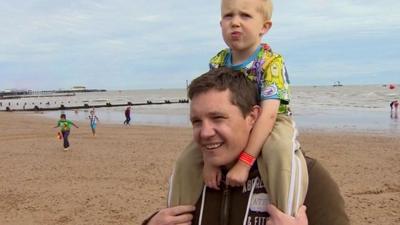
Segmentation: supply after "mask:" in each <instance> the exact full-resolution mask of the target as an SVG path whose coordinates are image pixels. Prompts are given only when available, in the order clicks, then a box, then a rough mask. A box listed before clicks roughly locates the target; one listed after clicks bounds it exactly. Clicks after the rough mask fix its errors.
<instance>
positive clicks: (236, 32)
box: [231, 31, 242, 40]
mask: <svg viewBox="0 0 400 225" xmlns="http://www.w3.org/2000/svg"><path fill="white" fill-rule="evenodd" d="M241 35H242V33H240V32H238V31H235V32H232V33H231V37H232V39H234V40H235V39H239V38H240V36H241Z"/></svg>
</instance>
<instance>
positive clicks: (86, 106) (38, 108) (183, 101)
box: [0, 99, 189, 112]
mask: <svg viewBox="0 0 400 225" xmlns="http://www.w3.org/2000/svg"><path fill="white" fill-rule="evenodd" d="M187 103H189V100H188V99H179V100H175V101H173V100H164V101H150V100H148V101H146V102H127V103H119V104H113V103H111V102H107V103H106V104H88V103H84V104H83V105H75V106H65V105H64V104H61V105H59V106H49V107H42V106H41V105H37V104H36V105H34V106H33V107H27V106H26V105H24V107H23V108H22V109H21V108H12V107H11V106H6V107H5V109H3V110H0V111H8V112H9V111H56V110H74V109H90V108H105V107H123V106H142V105H164V104H187Z"/></svg>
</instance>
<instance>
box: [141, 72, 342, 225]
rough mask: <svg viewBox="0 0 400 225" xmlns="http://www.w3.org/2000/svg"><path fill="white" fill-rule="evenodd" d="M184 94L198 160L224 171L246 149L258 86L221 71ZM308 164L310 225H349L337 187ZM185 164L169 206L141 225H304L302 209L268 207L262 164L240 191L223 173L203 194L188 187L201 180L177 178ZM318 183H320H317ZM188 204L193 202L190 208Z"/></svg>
mask: <svg viewBox="0 0 400 225" xmlns="http://www.w3.org/2000/svg"><path fill="white" fill-rule="evenodd" d="M188 96H189V99H191V104H190V120H191V122H192V125H193V138H194V141H195V142H196V144H197V145H198V148H199V149H200V151H201V154H202V156H203V160H204V161H206V162H207V163H210V164H212V165H213V166H218V167H221V168H222V171H227V169H229V168H230V167H231V166H233V165H234V163H235V162H236V161H237V158H238V156H239V155H240V153H241V152H242V151H243V148H244V147H245V146H246V145H247V142H248V139H249V135H250V132H251V130H252V128H253V125H254V123H255V121H256V120H257V118H258V115H259V113H260V107H259V106H258V105H257V96H258V94H257V88H256V87H255V85H254V84H253V83H252V82H251V81H249V80H248V79H247V78H246V77H245V76H244V75H243V74H242V73H241V72H235V71H232V70H230V69H226V68H221V69H215V70H212V71H209V72H207V73H205V74H203V75H202V76H200V77H199V78H197V79H195V80H193V82H192V83H191V84H190V86H189V89H188ZM259 161H260V160H259ZM308 162H309V165H308V166H309V168H308V169H309V174H310V187H309V189H308V190H309V191H308V193H307V197H306V200H305V204H306V205H307V207H308V218H309V224H310V225H333V224H335V225H336V224H337V225H339V224H340V225H346V224H348V218H347V216H346V214H345V212H344V207H343V199H342V197H341V196H340V194H339V191H338V188H337V185H336V184H335V183H334V182H333V180H332V179H331V178H330V176H329V174H327V173H326V171H325V170H323V168H322V167H321V166H320V165H319V164H318V163H317V162H316V161H314V160H311V159H309V160H308ZM190 166H191V165H187V166H186V168H175V171H174V173H173V177H172V179H171V186H170V194H169V204H168V208H166V209H163V210H160V211H159V212H158V213H156V214H155V215H153V217H151V218H150V219H148V220H147V221H145V222H144V223H143V224H147V225H165V224H194V225H202V224H203V225H225V224H226V225H241V224H245V225H256V224H267V225H278V224H279V225H295V224H297V225H305V224H307V218H306V216H305V207H302V208H300V210H299V212H298V215H297V216H296V217H295V218H293V217H290V216H287V215H285V214H283V213H281V212H280V211H279V210H277V209H276V208H275V207H273V206H272V205H269V204H268V202H269V200H268V193H266V190H265V188H264V185H263V183H262V181H261V179H260V178H261V176H262V175H260V172H261V170H262V169H263V168H264V167H262V163H257V164H254V166H253V167H252V169H251V171H250V175H249V179H248V180H247V182H246V185H244V186H243V187H230V186H228V185H225V184H224V180H225V174H224V173H223V174H222V179H221V180H222V182H221V185H220V190H214V189H209V188H207V187H206V186H204V188H203V189H202V190H197V189H196V188H192V187H196V186H197V185H193V183H196V182H202V178H201V174H200V175H199V174H193V180H190V181H187V180H183V179H180V176H179V174H180V171H182V170H185V169H188V170H190ZM258 168H260V172H259V170H258ZM319 180H321V181H322V183H321V184H318V181H319ZM309 196H310V197H309ZM191 202H195V206H194V205H191Z"/></svg>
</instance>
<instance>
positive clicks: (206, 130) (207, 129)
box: [200, 122, 215, 138]
mask: <svg viewBox="0 0 400 225" xmlns="http://www.w3.org/2000/svg"><path fill="white" fill-rule="evenodd" d="M214 135H215V130H214V126H213V125H212V123H210V122H203V124H202V126H201V129H200V137H201V138H209V137H212V136H214Z"/></svg>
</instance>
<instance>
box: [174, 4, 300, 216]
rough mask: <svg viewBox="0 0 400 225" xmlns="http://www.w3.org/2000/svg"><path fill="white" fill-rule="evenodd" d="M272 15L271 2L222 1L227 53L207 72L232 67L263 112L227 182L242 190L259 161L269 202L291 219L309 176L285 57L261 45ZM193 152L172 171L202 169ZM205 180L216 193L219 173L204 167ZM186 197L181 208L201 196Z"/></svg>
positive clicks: (191, 147)
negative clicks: (254, 89) (252, 86)
mask: <svg viewBox="0 0 400 225" xmlns="http://www.w3.org/2000/svg"><path fill="white" fill-rule="evenodd" d="M271 14H272V2H271V0H222V3H221V17H222V18H221V22H220V25H221V29H222V36H223V39H224V41H225V43H226V44H227V45H228V47H229V49H224V50H222V51H220V52H219V53H218V54H217V55H216V56H214V57H213V58H212V59H211V60H210V68H211V69H214V68H218V67H230V68H232V69H234V70H241V71H243V72H244V73H245V74H246V75H247V77H248V78H249V79H250V80H252V81H254V82H256V83H257V85H258V88H259V94H260V100H261V107H262V113H261V116H260V117H259V118H258V120H257V122H256V124H255V126H254V128H253V130H252V133H251V136H250V139H249V142H248V144H247V147H246V148H245V149H243V152H242V154H241V155H240V157H239V160H238V161H237V163H236V164H235V166H234V167H233V168H232V169H231V170H230V171H229V172H228V174H227V177H226V183H227V184H228V185H230V186H239V185H244V186H246V184H244V182H245V181H246V180H247V177H248V173H249V171H250V168H251V167H252V166H253V164H254V162H255V160H256V158H257V157H258V159H257V160H262V161H263V164H265V165H266V168H267V171H260V173H266V176H264V177H268V179H267V180H263V183H264V185H265V186H266V189H267V192H268V195H269V200H270V201H271V203H273V204H274V205H276V206H277V207H278V208H279V209H281V210H282V211H283V212H285V213H286V214H289V215H295V214H296V212H297V209H298V208H299V207H300V206H301V205H302V203H303V201H304V198H305V195H306V193H307V186H308V174H307V167H306V163H305V159H304V156H303V155H302V153H301V151H300V150H299V147H300V146H299V144H298V142H297V140H296V137H297V130H296V128H295V123H294V122H293V121H292V119H291V117H290V116H289V114H290V111H289V106H288V104H289V79H288V74H287V71H286V68H285V65H284V61H283V58H282V56H280V55H279V54H276V53H274V52H273V51H272V50H271V48H270V47H269V46H268V45H267V44H262V43H261V39H262V37H263V35H265V34H266V33H267V32H268V30H269V29H270V28H271V25H272V23H271ZM261 149H262V152H261V154H260V151H261ZM196 151H197V152H198V150H197V148H196V146H195V145H194V144H193V143H192V144H191V145H189V146H188V148H187V149H186V150H185V151H184V152H183V153H182V155H181V156H180V158H179V159H178V161H177V164H176V165H175V166H176V167H177V168H178V167H180V166H184V165H188V164H192V165H193V170H196V169H198V168H200V169H201V168H202V167H201V163H202V161H201V160H199V159H198V157H201V155H200V154H199V153H196ZM196 156H197V158H196ZM194 157H195V159H194ZM199 164H200V166H199ZM189 172H190V175H189ZM200 174H201V173H200ZM190 176H193V171H188V174H179V175H178V177H180V178H182V177H183V178H187V179H188V180H191V179H194V178H190ZM203 177H204V182H205V184H206V185H207V186H208V187H211V188H215V189H218V186H219V183H220V181H221V172H220V169H219V168H213V167H211V166H210V165H207V164H205V165H204V168H203ZM174 179H175V178H173V180H172V181H171V182H172V185H175V186H176V187H178V188H181V189H184V188H185V187H184V183H182V182H181V181H177V180H174ZM182 180H183V179H182ZM179 186H181V187H179ZM188 192H192V194H193V195H194V196H193V198H191V199H180V200H178V202H179V201H180V202H179V203H184V204H193V202H192V201H193V200H194V199H196V196H199V193H197V192H198V191H197V189H196V190H195V191H188ZM178 202H173V204H178Z"/></svg>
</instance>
